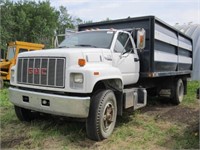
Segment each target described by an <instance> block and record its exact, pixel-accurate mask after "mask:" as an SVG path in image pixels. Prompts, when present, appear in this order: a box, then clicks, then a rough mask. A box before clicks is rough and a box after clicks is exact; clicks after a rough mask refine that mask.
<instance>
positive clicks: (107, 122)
mask: <svg viewBox="0 0 200 150" xmlns="http://www.w3.org/2000/svg"><path fill="white" fill-rule="evenodd" d="M114 119H115V108H114V105H113V103H111V102H108V103H107V104H106V106H105V108H104V111H103V118H102V121H101V126H102V129H103V131H104V132H105V133H107V132H110V129H112V125H113V121H114Z"/></svg>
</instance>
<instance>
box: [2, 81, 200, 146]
mask: <svg viewBox="0 0 200 150" xmlns="http://www.w3.org/2000/svg"><path fill="white" fill-rule="evenodd" d="M198 87H199V83H198V82H189V84H188V95H187V96H185V98H184V100H183V103H182V104H181V105H179V106H172V105H169V104H161V103H159V104H156V106H152V104H151V105H150V106H147V107H146V108H144V109H142V110H138V111H135V112H134V113H131V114H130V113H125V115H124V116H123V117H118V119H117V124H116V128H115V130H114V132H113V134H112V135H111V137H110V138H108V139H106V140H104V141H101V142H94V141H91V140H89V139H87V136H86V131H85V123H84V122H76V121H71V120H69V119H66V118H58V117H56V116H53V117H52V116H41V117H40V118H39V119H37V120H35V121H32V122H30V123H25V122H20V121H19V120H18V119H17V117H16V116H15V113H14V109H13V105H12V104H11V103H10V102H9V98H8V89H7V88H5V89H3V90H1V91H0V108H1V109H0V121H1V133H0V136H1V146H2V148H12V149H30V148H31V149H66V150H67V149H136V150H137V149H138V150H140V149H199V130H198V125H199V121H198V111H199V107H198V102H197V101H196V98H195V97H196V89H197V88H198ZM174 110H179V111H183V112H186V114H189V115H190V114H195V115H191V116H189V115H188V116H187V115H183V116H182V117H188V118H189V119H191V121H189V122H187V121H186V122H181V120H182V118H177V120H176V119H175V121H174V120H173V117H170V116H169V114H170V113H173V112H174ZM180 115H181V114H178V117H180ZM195 116H197V117H196V118H197V119H196V118H195ZM186 120H187V119H186ZM195 126H197V127H195ZM194 127H195V128H194Z"/></svg>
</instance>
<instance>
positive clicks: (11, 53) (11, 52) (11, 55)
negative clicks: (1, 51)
mask: <svg viewBox="0 0 200 150" xmlns="http://www.w3.org/2000/svg"><path fill="white" fill-rule="evenodd" d="M15 51H16V48H15V47H8V53H7V59H8V60H11V59H12V58H14V56H15Z"/></svg>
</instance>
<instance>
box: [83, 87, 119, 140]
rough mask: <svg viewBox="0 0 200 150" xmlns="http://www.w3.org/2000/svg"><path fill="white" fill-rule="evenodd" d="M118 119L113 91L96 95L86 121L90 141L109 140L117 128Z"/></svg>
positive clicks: (104, 91) (105, 91)
mask: <svg viewBox="0 0 200 150" xmlns="http://www.w3.org/2000/svg"><path fill="white" fill-rule="evenodd" d="M116 118H117V103H116V98H115V95H114V93H113V91H111V90H103V91H100V92H98V93H96V94H95V95H94V96H93V97H92V100H91V105H90V112H89V116H88V118H87V121H86V131H87V135H88V137H89V138H90V139H92V140H95V141H100V140H103V139H106V138H108V137H109V136H110V135H111V134H112V132H113V129H114V127H115V123H116Z"/></svg>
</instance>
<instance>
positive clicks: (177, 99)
mask: <svg viewBox="0 0 200 150" xmlns="http://www.w3.org/2000/svg"><path fill="white" fill-rule="evenodd" d="M171 97H172V103H174V104H175V105H178V104H180V103H181V102H182V101H183V97H184V84H183V80H182V79H177V80H175V83H174V86H173V88H172V95H171Z"/></svg>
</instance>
